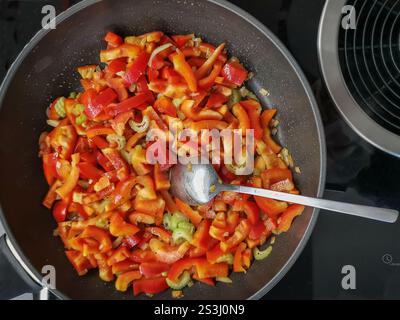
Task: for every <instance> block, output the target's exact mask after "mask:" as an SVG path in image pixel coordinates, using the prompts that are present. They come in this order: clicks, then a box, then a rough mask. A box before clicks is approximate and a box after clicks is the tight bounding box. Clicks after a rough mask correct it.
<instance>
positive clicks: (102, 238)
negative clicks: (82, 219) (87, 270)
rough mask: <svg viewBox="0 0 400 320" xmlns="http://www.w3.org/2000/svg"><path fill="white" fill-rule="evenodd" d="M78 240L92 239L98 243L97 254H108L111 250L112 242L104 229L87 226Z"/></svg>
mask: <svg viewBox="0 0 400 320" xmlns="http://www.w3.org/2000/svg"><path fill="white" fill-rule="evenodd" d="M80 238H92V239H94V240H96V241H97V243H98V250H99V252H108V251H110V250H111V249H112V241H111V238H110V235H109V233H108V231H105V230H104V229H101V228H98V227H95V226H87V227H86V228H85V229H84V230H83V232H82V234H81V235H80Z"/></svg>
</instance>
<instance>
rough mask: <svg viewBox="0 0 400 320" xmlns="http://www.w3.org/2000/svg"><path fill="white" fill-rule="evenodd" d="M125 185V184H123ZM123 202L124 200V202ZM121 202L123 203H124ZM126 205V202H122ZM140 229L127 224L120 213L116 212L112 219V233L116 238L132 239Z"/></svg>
mask: <svg viewBox="0 0 400 320" xmlns="http://www.w3.org/2000/svg"><path fill="white" fill-rule="evenodd" d="M123 183H125V182H123ZM117 189H118V186H117ZM122 201H123V200H122ZM122 201H121V202H122ZM122 203H124V202H122ZM139 231H140V229H139V228H138V227H137V226H135V225H133V224H130V223H128V222H126V221H125V220H124V219H123V217H122V216H121V214H120V213H118V212H115V213H113V214H112V216H111V218H110V233H111V234H112V235H113V236H114V237H130V236H133V235H135V234H136V233H138V232H139Z"/></svg>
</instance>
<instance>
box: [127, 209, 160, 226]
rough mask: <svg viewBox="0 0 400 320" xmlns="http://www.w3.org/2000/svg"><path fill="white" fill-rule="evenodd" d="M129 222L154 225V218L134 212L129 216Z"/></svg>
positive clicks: (150, 215)
mask: <svg viewBox="0 0 400 320" xmlns="http://www.w3.org/2000/svg"><path fill="white" fill-rule="evenodd" d="M129 221H130V222H131V223H133V224H139V223H144V224H154V223H156V218H155V217H154V215H152V214H148V213H143V212H139V211H134V212H133V213H131V214H130V215H129Z"/></svg>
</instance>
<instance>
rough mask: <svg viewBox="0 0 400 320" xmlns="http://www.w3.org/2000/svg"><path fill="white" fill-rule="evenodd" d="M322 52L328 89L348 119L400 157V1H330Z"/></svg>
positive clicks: (323, 21)
mask: <svg viewBox="0 0 400 320" xmlns="http://www.w3.org/2000/svg"><path fill="white" fill-rule="evenodd" d="M350 10H351V11H350ZM344 19H346V20H345V21H343V20H344ZM352 19H353V22H354V23H353V24H352V23H351V21H352ZM343 22H349V24H345V25H344V24H343ZM318 49H319V59H320V66H321V70H322V73H323V76H324V79H325V82H326V85H327V87H328V90H329V92H330V94H331V96H332V99H333V100H334V102H335V104H336V106H337V108H338V109H339V111H340V112H341V114H342V115H343V117H344V118H345V120H346V121H347V122H348V123H349V124H350V126H351V127H352V128H353V129H354V130H355V131H357V132H358V133H359V134H360V135H361V136H362V137H363V138H365V139H366V140H367V141H369V142H370V143H372V144H373V145H375V146H376V147H378V148H380V149H382V150H384V151H386V152H389V153H391V154H393V155H396V156H398V157H400V0H379V1H378V0H349V1H346V0H328V1H327V2H326V4H325V8H324V11H323V14H322V17H321V22H320V29H319V37H318Z"/></svg>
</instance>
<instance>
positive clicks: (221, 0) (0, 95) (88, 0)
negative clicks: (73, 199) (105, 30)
mask: <svg viewBox="0 0 400 320" xmlns="http://www.w3.org/2000/svg"><path fill="white" fill-rule="evenodd" d="M100 1H102V0H83V1H81V2H78V3H77V4H75V5H73V6H71V7H70V8H68V9H67V10H65V11H63V12H61V13H60V14H59V15H57V16H56V18H55V20H56V25H58V24H60V23H62V22H63V21H64V20H66V19H68V18H69V17H70V16H72V15H73V14H75V13H77V12H79V11H81V10H82V9H84V8H86V7H89V6H91V5H93V4H95V3H98V2H100ZM205 1H207V2H211V3H213V4H215V5H218V6H220V7H222V8H223V9H225V10H228V11H230V12H232V13H233V14H236V15H238V16H239V17H241V18H243V19H244V20H245V21H246V22H247V23H249V24H251V25H252V26H254V27H255V28H256V29H257V30H258V31H260V32H261V33H262V35H263V36H264V37H266V38H267V39H268V40H270V41H271V42H272V43H273V44H274V45H275V47H276V48H277V49H278V50H279V51H280V52H281V53H282V55H283V56H284V57H285V59H286V60H287V61H288V63H289V64H290V66H291V67H292V69H293V71H294V72H295V74H296V76H297V77H298V78H299V80H300V82H301V84H302V87H303V89H304V91H305V93H306V95H307V98H308V100H309V101H310V105H311V109H312V113H313V116H314V119H315V124H316V128H317V134H318V141H319V146H320V152H319V153H320V157H319V158H320V173H319V181H318V188H317V194H316V196H317V197H321V196H322V195H323V192H324V187H325V178H326V143H325V133H324V127H323V124H322V119H321V115H320V111H319V108H318V104H317V102H316V100H315V97H314V94H313V92H312V89H311V86H310V84H309V83H308V80H307V78H306V77H305V75H304V73H303V71H302V69H301V68H300V66H299V64H298V63H297V61H296V60H295V59H294V57H293V56H292V54H291V53H290V52H289V50H288V49H287V48H286V47H285V45H284V44H283V43H282V42H281V41H280V40H279V39H278V38H277V36H275V34H274V33H272V32H271V31H270V30H269V29H268V28H267V27H266V26H265V25H263V24H262V23H261V22H260V21H258V20H257V19H256V18H255V17H253V16H252V15H250V14H249V13H247V12H246V11H244V10H243V9H241V8H239V7H238V6H236V5H235V4H233V3H230V2H228V1H225V0H205ZM48 32H51V29H43V28H42V29H40V30H39V31H38V32H37V33H36V34H35V35H34V36H33V37H32V38H31V39H30V40H29V42H28V43H27V44H26V45H25V46H24V48H23V49H22V50H21V52H20V53H19V54H18V56H17V57H16V59H15V61H14V62H13V63H12V65H11V67H10V68H9V69H8V71H7V73H6V75H5V77H4V80H3V82H2V84H1V86H0V111H1V108H2V105H3V100H4V96H5V94H6V92H7V89H8V87H9V84H10V82H11V81H12V79H13V77H14V75H15V73H16V71H17V70H18V68H19V66H20V65H21V63H22V62H23V61H24V59H25V58H26V56H27V55H28V54H29V53H30V52H31V51H32V49H34V47H35V46H36V45H37V44H38V43H39V41H40V40H41V39H42V38H43V37H44V36H45V35H46V34H47V33H48ZM318 213H319V209H313V211H312V214H311V218H310V221H309V223H308V226H307V228H306V230H305V231H304V234H303V236H302V238H301V240H300V241H299V243H298V245H297V247H296V248H295V249H294V251H293V253H292V255H291V256H290V257H289V258H288V260H287V261H286V263H285V264H284V265H283V267H282V268H281V269H280V270H279V272H278V273H277V274H276V275H275V276H274V277H273V278H272V279H271V280H270V281H269V282H268V283H266V284H265V285H264V286H263V287H262V288H261V289H260V290H258V291H257V292H255V293H254V294H253V295H251V296H250V297H248V298H247V299H248V300H255V299H260V298H261V297H262V296H264V295H265V294H266V293H267V292H268V291H270V290H271V289H272V288H273V287H274V286H275V285H276V284H277V283H278V282H279V281H280V280H281V279H282V278H283V277H284V276H285V275H286V273H287V272H288V271H289V270H290V268H291V267H292V266H293V264H294V263H295V262H296V260H297V259H298V257H299V256H300V254H301V253H302V251H303V249H304V247H305V245H306V244H307V242H308V240H309V238H310V236H311V233H312V231H313V229H314V226H315V224H316V221H317V218H318ZM0 221H1V223H2V224H3V226H4V230H5V234H6V236H7V237H8V238H9V240H10V241H11V243H12V245H13V247H14V249H15V251H16V253H17V254H18V255H19V258H20V259H21V261H22V262H23V263H24V265H23V266H22V267H26V268H28V269H29V270H30V271H31V272H32V274H34V276H35V277H36V279H34V280H36V281H37V280H38V279H41V274H40V273H39V272H38V270H36V268H35V267H34V266H33V265H32V264H31V262H30V261H29V259H28V258H27V257H26V256H25V254H24V252H23V251H22V249H21V248H20V247H19V245H18V242H17V241H16V239H15V237H14V235H13V233H12V232H11V228H10V227H9V225H8V223H7V221H6V219H5V216H4V213H3V209H2V205H1V204H0ZM50 291H51V292H52V293H53V294H55V295H56V296H57V297H59V298H61V299H71V297H68V296H66V295H65V294H64V293H62V292H61V291H60V290H58V289H50Z"/></svg>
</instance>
